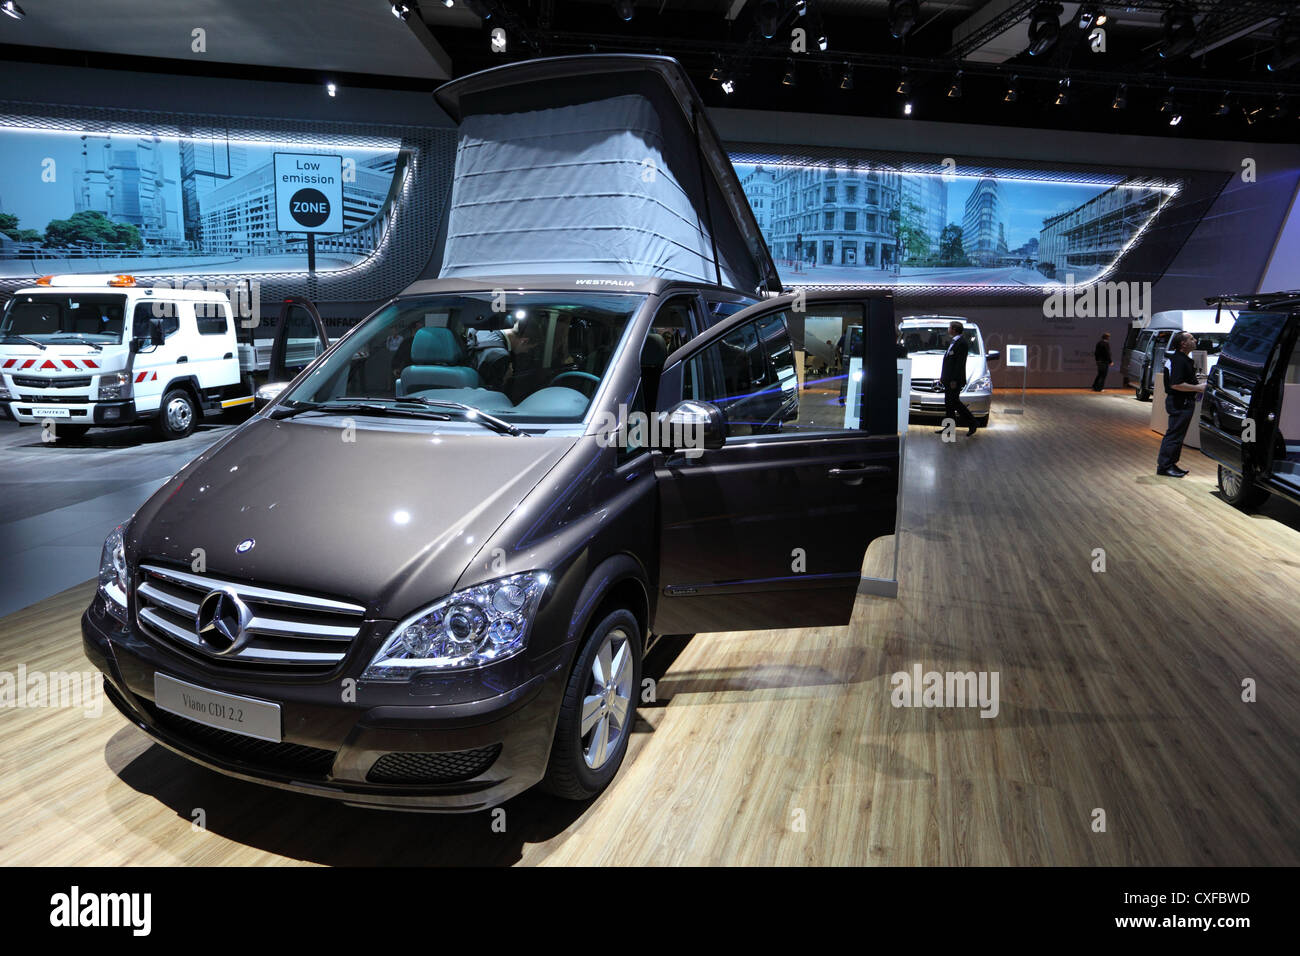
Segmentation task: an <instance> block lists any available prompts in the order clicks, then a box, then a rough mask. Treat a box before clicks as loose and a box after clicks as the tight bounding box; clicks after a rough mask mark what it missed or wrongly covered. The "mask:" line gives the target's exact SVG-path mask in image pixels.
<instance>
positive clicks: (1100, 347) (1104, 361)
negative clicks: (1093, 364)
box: [1092, 332, 1115, 392]
mask: <svg viewBox="0 0 1300 956" xmlns="http://www.w3.org/2000/svg"><path fill="white" fill-rule="evenodd" d="M1092 354H1093V357H1094V358H1095V359H1096V360H1097V377H1096V378H1094V379H1093V380H1092V390H1093V391H1094V392H1100V391H1103V390H1105V388H1106V373H1107V372H1109V371H1110V367H1111V366H1112V365H1114V364H1115V363H1114V362H1113V361H1111V358H1110V333H1109V332H1103V333H1101V339H1100V340H1098V342H1097V347H1096V348H1095V349H1093V350H1092Z"/></svg>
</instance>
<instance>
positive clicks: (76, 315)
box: [0, 275, 254, 439]
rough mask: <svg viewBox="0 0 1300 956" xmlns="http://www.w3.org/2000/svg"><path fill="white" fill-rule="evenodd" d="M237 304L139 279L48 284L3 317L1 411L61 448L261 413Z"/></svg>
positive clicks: (184, 431)
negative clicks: (106, 432) (95, 434)
mask: <svg viewBox="0 0 1300 956" xmlns="http://www.w3.org/2000/svg"><path fill="white" fill-rule="evenodd" d="M253 400H254V399H253V395H252V394H251V392H250V390H249V388H248V387H247V385H246V384H244V382H243V381H242V376H241V374H240V360H239V347H238V344H237V342H236V337H235V321H234V318H233V316H232V314H231V308H230V301H229V300H228V299H227V298H226V297H225V296H224V295H222V294H221V293H219V292H204V291H197V290H188V289H171V288H158V289H154V288H150V287H147V286H144V285H140V284H137V282H136V280H135V277H133V276H128V275H116V276H93V275H74V276H45V277H43V278H41V279H38V280H37V281H36V285H35V286H33V287H29V288H26V289H20V290H19V291H18V292H17V293H15V294H14V296H13V298H12V299H10V300H9V302H7V303H6V304H5V307H4V312H3V315H2V316H0V410H2V411H3V413H4V417H7V418H10V419H13V420H14V421H17V422H19V423H20V424H37V423H44V422H53V423H54V428H53V434H54V437H55V438H56V439H64V438H73V439H75V438H79V437H81V436H82V435H84V434H85V433H86V431H87V430H89V429H90V428H93V427H111V426H116V425H130V424H135V423H138V422H141V421H150V422H153V423H154V425H155V427H156V428H157V430H158V432H159V433H160V434H161V435H162V436H163V437H164V438H183V437H185V436H186V435H188V434H190V433H191V432H192V431H193V430H194V428H195V426H196V425H197V424H198V421H199V418H200V416H201V415H202V414H203V413H204V412H205V411H213V410H220V409H229V408H238V407H241V406H248V407H249V408H251V407H252V404H253Z"/></svg>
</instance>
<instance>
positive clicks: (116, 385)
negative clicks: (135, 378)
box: [99, 372, 131, 402]
mask: <svg viewBox="0 0 1300 956" xmlns="http://www.w3.org/2000/svg"><path fill="white" fill-rule="evenodd" d="M130 397H131V373H130V372H109V373H108V374H107V375H101V376H99V400H100V401H101V402H110V401H118V400H121V399H124V398H130Z"/></svg>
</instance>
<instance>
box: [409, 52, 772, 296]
mask: <svg viewBox="0 0 1300 956" xmlns="http://www.w3.org/2000/svg"><path fill="white" fill-rule="evenodd" d="M434 95H435V96H436V97H437V100H438V103H439V105H441V106H442V107H443V109H445V110H446V111H447V113H448V114H450V115H451V117H452V118H453V119H454V120H456V121H457V122H458V123H459V126H460V135H459V142H458V144H457V147H456V168H455V175H454V178H453V184H452V196H451V207H450V212H449V214H448V220H447V239H446V245H445V246H444V249H443V255H442V269H441V272H440V277H442V278H454V277H467V276H504V275H528V274H542V275H555V274H582V275H603V276H619V275H628V276H651V277H663V278H668V279H689V280H695V281H700V282H707V283H709V284H715V283H716V284H718V285H722V286H727V287H730V288H734V289H738V290H741V291H744V292H748V293H751V294H757V293H759V292H761V291H770V292H777V291H780V289H781V280H780V277H779V276H778V275H777V272H776V267H775V265H774V264H773V263H772V257H771V255H770V254H769V253H768V250H767V244H766V243H765V242H764V241H763V236H762V233H761V232H760V231H759V228H758V223H757V222H756V221H755V220H754V214H753V211H752V210H751V209H750V208H749V202H748V201H747V200H746V198H745V195H744V193H743V192H742V190H741V187H740V182H739V180H738V179H737V178H736V172H735V170H734V169H733V168H732V166H731V162H730V160H729V159H728V158H727V155H726V153H725V152H724V151H723V149H722V146H721V144H720V143H719V141H718V137H717V133H716V132H715V131H714V129H713V126H712V124H711V123H710V122H709V120H708V117H707V116H706V115H705V113H704V104H703V103H702V102H701V101H700V98H699V95H698V94H697V93H696V92H695V88H694V86H692V85H691V81H690V78H689V77H688V76H687V75H686V72H685V71H684V70H683V69H682V67H681V65H680V64H679V63H678V62H677V61H676V60H674V59H671V58H669V57H660V56H624V55H594V56H572V57H557V58H554V59H543V60H530V61H525V62H522V63H516V64H510V65H508V66H501V67H496V68H494V69H490V70H485V71H483V72H481V73H475V74H473V75H471V76H467V77H464V78H462V79H459V80H454V81H452V82H451V83H447V84H445V85H444V86H442V87H440V88H439V89H438V90H437V92H436V93H435V94H434Z"/></svg>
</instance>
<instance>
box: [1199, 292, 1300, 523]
mask: <svg viewBox="0 0 1300 956" xmlns="http://www.w3.org/2000/svg"><path fill="white" fill-rule="evenodd" d="M1206 301H1207V302H1208V303H1209V304H1210V305H1217V306H1219V307H1220V308H1223V309H1227V308H1239V309H1240V310H1241V311H1240V313H1239V314H1238V315H1237V321H1236V324H1235V325H1234V326H1233V327H1232V331H1231V332H1230V333H1229V334H1228V337H1227V339H1226V340H1225V341H1224V343H1223V347H1222V351H1221V352H1220V353H1219V361H1218V364H1216V365H1215V367H1214V368H1213V369H1211V370H1210V376H1209V380H1208V382H1207V385H1206V389H1205V397H1204V399H1203V401H1202V403H1201V422H1200V424H1201V452H1202V453H1203V454H1205V455H1207V456H1209V457H1210V458H1212V459H1214V461H1216V462H1217V463H1218V466H1219V489H1220V490H1221V491H1222V492H1223V496H1224V497H1225V498H1227V499H1228V501H1230V502H1231V503H1232V504H1234V505H1236V506H1237V507H1239V508H1242V509H1246V510H1249V509H1252V508H1256V507H1258V506H1259V505H1260V504H1262V503H1263V502H1264V500H1265V499H1266V498H1267V497H1268V496H1269V495H1270V494H1276V495H1281V496H1283V497H1284V498H1288V499H1290V500H1291V501H1293V502H1295V503H1297V504H1300V349H1297V348H1296V340H1297V338H1298V337H1300V293H1297V292H1281V293H1274V294H1260V295H1240V296H1218V297H1215V298H1211V299H1207V300H1206Z"/></svg>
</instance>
